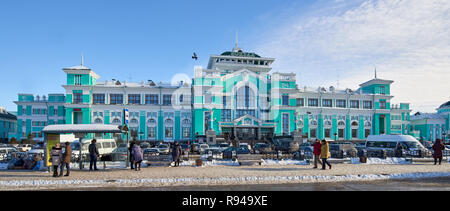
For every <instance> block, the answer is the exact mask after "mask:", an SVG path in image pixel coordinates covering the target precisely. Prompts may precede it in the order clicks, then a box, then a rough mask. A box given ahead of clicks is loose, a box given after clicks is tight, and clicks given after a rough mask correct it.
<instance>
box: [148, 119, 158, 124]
mask: <svg viewBox="0 0 450 211" xmlns="http://www.w3.org/2000/svg"><path fill="white" fill-rule="evenodd" d="M147 124H149V125H154V124H156V120H154V119H149V120H148V121H147Z"/></svg>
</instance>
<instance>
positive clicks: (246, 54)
mask: <svg viewBox="0 0 450 211" xmlns="http://www.w3.org/2000/svg"><path fill="white" fill-rule="evenodd" d="M221 56H238V57H252V58H261V56H259V55H258V54H256V53H248V52H243V51H237V52H235V51H226V52H224V53H222V54H221Z"/></svg>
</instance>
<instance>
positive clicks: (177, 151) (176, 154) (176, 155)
mask: <svg viewBox="0 0 450 211" xmlns="http://www.w3.org/2000/svg"><path fill="white" fill-rule="evenodd" d="M180 156H181V147H180V144H178V142H176V143H175V144H174V145H173V147H172V158H173V161H174V162H175V167H177V166H179V165H180Z"/></svg>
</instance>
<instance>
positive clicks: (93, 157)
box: [89, 139, 100, 171]
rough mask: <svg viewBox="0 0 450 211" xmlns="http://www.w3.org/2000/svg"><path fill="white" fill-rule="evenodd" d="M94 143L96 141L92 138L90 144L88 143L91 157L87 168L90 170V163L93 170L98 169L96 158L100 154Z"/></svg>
mask: <svg viewBox="0 0 450 211" xmlns="http://www.w3.org/2000/svg"><path fill="white" fill-rule="evenodd" d="M96 143H97V140H96V139H92V141H91V144H89V156H90V158H91V160H90V162H89V170H90V171H92V165H94V170H95V171H98V169H97V159H98V157H99V156H100V153H99V152H98V149H97V145H96Z"/></svg>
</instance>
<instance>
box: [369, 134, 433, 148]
mask: <svg viewBox="0 0 450 211" xmlns="http://www.w3.org/2000/svg"><path fill="white" fill-rule="evenodd" d="M398 143H400V144H402V145H403V147H404V148H405V149H406V150H424V151H426V148H425V147H424V146H423V145H422V144H421V143H420V142H419V141H418V140H417V139H416V138H414V137H412V136H410V135H370V136H369V137H367V140H366V149H367V150H383V149H385V150H395V149H396V148H397V144H398Z"/></svg>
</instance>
